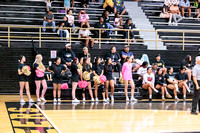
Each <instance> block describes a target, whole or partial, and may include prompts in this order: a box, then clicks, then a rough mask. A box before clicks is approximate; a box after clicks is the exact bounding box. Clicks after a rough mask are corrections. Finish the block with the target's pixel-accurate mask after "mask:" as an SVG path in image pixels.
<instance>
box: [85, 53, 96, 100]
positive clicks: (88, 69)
mask: <svg viewBox="0 0 200 133" xmlns="http://www.w3.org/2000/svg"><path fill="white" fill-rule="evenodd" d="M85 71H86V72H88V73H89V74H90V77H91V74H92V67H91V66H90V60H89V58H86V57H84V58H83V73H84V72H85ZM90 80H91V79H90ZM90 80H87V82H88V86H87V87H88V90H89V93H90V96H91V101H92V102H94V98H93V93H92V87H91V81H90ZM82 95H83V102H85V89H83V92H82Z"/></svg>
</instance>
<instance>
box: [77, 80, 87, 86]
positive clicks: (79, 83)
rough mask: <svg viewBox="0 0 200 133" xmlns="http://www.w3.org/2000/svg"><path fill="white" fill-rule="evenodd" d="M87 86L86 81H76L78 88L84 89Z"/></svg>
mask: <svg viewBox="0 0 200 133" xmlns="http://www.w3.org/2000/svg"><path fill="white" fill-rule="evenodd" d="M87 85H88V83H87V81H78V87H80V88H86V87H87Z"/></svg>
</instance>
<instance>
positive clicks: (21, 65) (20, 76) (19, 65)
mask: <svg viewBox="0 0 200 133" xmlns="http://www.w3.org/2000/svg"><path fill="white" fill-rule="evenodd" d="M24 66H26V64H25V63H24V64H21V63H20V62H19V63H18V69H20V70H21V71H22V68H23V67H24ZM23 77H27V76H26V75H25V74H21V75H19V78H23Z"/></svg>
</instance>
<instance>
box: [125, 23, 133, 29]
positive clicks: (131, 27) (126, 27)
mask: <svg viewBox="0 0 200 133" xmlns="http://www.w3.org/2000/svg"><path fill="white" fill-rule="evenodd" d="M133 28H134V26H133V24H132V23H131V24H130V25H127V24H125V25H124V29H133Z"/></svg>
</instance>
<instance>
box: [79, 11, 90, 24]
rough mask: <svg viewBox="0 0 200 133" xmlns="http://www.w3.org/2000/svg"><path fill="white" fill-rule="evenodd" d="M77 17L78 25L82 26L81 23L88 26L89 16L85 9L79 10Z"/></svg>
mask: <svg viewBox="0 0 200 133" xmlns="http://www.w3.org/2000/svg"><path fill="white" fill-rule="evenodd" d="M78 18H79V23H80V27H82V26H83V25H85V24H86V25H87V26H88V27H90V24H89V22H88V20H89V16H88V14H86V11H85V10H81V11H80V12H79V14H78Z"/></svg>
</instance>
